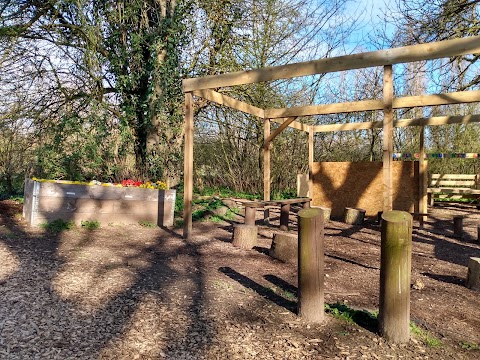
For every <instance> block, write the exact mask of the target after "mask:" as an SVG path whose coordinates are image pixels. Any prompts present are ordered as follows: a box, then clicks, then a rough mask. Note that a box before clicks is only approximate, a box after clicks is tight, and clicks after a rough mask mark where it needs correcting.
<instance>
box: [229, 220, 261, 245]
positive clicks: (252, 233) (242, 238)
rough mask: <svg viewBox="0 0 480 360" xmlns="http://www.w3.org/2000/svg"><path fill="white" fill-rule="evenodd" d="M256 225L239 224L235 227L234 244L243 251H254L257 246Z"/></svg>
mask: <svg viewBox="0 0 480 360" xmlns="http://www.w3.org/2000/svg"><path fill="white" fill-rule="evenodd" d="M257 235H258V230H257V226H256V225H246V224H237V225H235V226H234V227H233V240H232V244H233V245H234V246H237V247H239V248H242V249H252V248H253V247H255V246H256V245H257Z"/></svg>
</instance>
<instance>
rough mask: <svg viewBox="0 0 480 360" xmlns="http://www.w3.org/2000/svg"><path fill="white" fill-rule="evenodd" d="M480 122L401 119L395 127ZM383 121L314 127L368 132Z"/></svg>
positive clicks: (444, 118) (443, 118)
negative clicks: (367, 130)
mask: <svg viewBox="0 0 480 360" xmlns="http://www.w3.org/2000/svg"><path fill="white" fill-rule="evenodd" d="M479 122H480V115H477V114H476V115H464V116H462V115H459V116H434V117H425V118H417V119H400V120H397V121H394V122H393V126H394V127H407V126H427V125H428V126H437V125H448V124H473V123H479ZM382 127H383V121H372V122H359V123H347V124H330V125H316V126H313V130H314V131H315V132H332V131H349V130H366V129H381V128H382Z"/></svg>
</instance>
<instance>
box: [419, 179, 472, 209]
mask: <svg viewBox="0 0 480 360" xmlns="http://www.w3.org/2000/svg"><path fill="white" fill-rule="evenodd" d="M427 194H428V202H429V204H430V205H433V202H434V198H435V197H454V198H462V197H463V198H474V199H477V202H478V200H479V199H480V181H479V176H478V175H474V174H431V175H430V176H429V181H428V188H427Z"/></svg>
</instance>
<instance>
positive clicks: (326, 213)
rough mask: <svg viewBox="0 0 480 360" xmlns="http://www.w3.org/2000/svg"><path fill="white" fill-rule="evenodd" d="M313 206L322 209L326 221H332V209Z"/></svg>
mask: <svg viewBox="0 0 480 360" xmlns="http://www.w3.org/2000/svg"><path fill="white" fill-rule="evenodd" d="M312 208H315V209H320V210H322V212H323V221H324V222H327V221H330V215H331V214H332V209H330V208H327V207H323V206H312Z"/></svg>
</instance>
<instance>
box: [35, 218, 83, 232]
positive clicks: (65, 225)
mask: <svg viewBox="0 0 480 360" xmlns="http://www.w3.org/2000/svg"><path fill="white" fill-rule="evenodd" d="M40 226H41V227H42V228H43V229H45V230H48V231H51V232H55V233H58V232H62V231H66V230H71V229H73V228H75V223H74V222H73V221H65V220H62V219H57V220H54V221H52V222H48V223H43V224H41V225H40Z"/></svg>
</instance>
